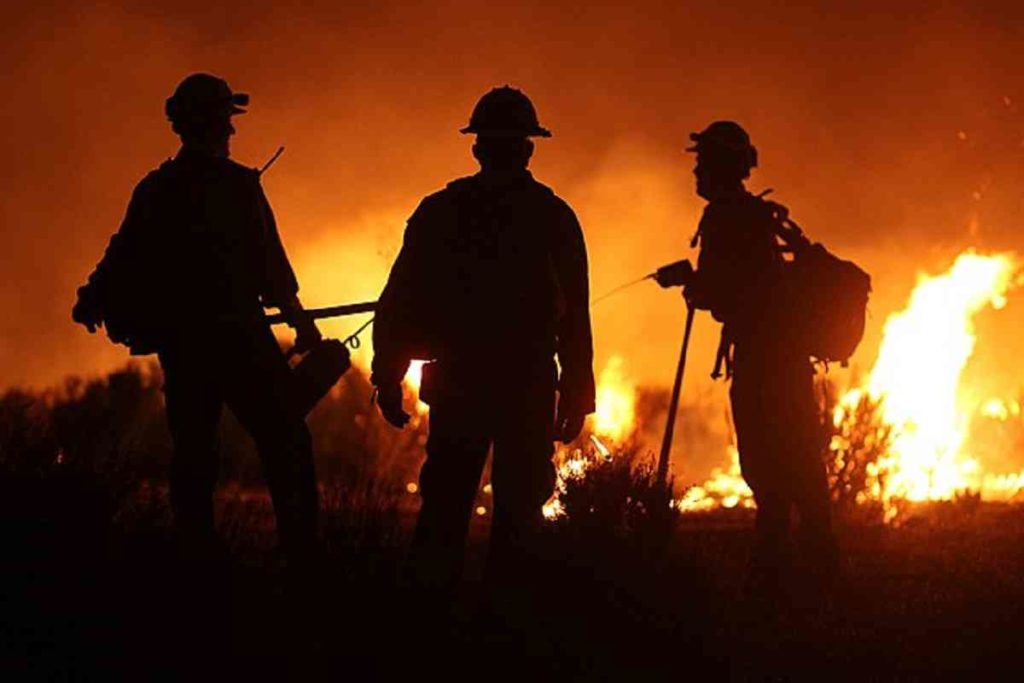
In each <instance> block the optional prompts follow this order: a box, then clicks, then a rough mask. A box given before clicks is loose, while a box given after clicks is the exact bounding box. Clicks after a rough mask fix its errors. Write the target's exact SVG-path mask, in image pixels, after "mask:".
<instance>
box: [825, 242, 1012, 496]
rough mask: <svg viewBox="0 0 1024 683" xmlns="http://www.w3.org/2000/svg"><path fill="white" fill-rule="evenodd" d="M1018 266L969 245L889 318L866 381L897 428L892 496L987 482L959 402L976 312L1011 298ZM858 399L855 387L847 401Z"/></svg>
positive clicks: (888, 489) (947, 492)
mask: <svg viewBox="0 0 1024 683" xmlns="http://www.w3.org/2000/svg"><path fill="white" fill-rule="evenodd" d="M1014 270H1015V263H1014V260H1013V258H1012V257H1011V256H1010V255H1005V254H1004V255H994V256H983V255H980V254H977V253H974V252H973V251H968V252H965V253H963V254H961V255H960V256H959V257H958V258H957V260H956V262H955V263H954V264H953V267H952V268H950V270H949V271H948V272H946V273H944V274H942V275H938V276H935V277H922V278H921V279H920V281H919V282H918V285H917V287H916V288H915V289H914V292H913V294H912V295H911V297H910V302H909V304H908V305H907V307H906V308H905V309H904V310H902V311H899V312H897V313H895V314H893V315H891V316H890V317H889V319H888V320H887V321H886V323H885V327H884V330H883V338H882V344H881V346H880V348H879V352H878V359H877V361H876V362H875V366H874V369H873V370H872V371H871V374H870V376H869V378H868V382H867V387H866V388H867V391H868V392H869V393H870V395H871V396H873V397H875V398H878V399H881V400H882V415H883V419H884V420H885V421H886V422H887V423H889V424H890V425H892V426H893V428H894V430H895V431H894V440H893V444H892V448H891V449H890V452H889V453H888V454H887V455H886V456H884V457H883V458H882V459H881V460H879V463H878V467H879V469H880V470H881V471H883V472H884V475H885V476H884V481H885V485H884V488H882V490H881V491H880V495H881V498H882V500H883V502H884V503H886V504H888V502H889V501H890V500H892V499H894V498H902V499H906V500H911V501H921V500H942V499H949V498H952V497H953V496H954V495H955V494H956V493H957V492H960V491H964V490H967V489H975V490H976V489H978V488H979V487H980V485H981V481H980V479H979V473H980V468H979V466H978V463H977V461H975V460H973V459H972V458H969V457H967V456H965V455H964V454H963V453H962V447H963V445H964V440H965V437H966V433H967V422H968V418H969V415H966V414H964V413H963V412H961V409H960V407H959V405H958V390H959V387H960V375H961V373H962V372H963V370H964V367H965V366H966V364H967V361H968V359H969V358H970V357H971V354H972V353H973V352H974V344H975V336H974V325H973V322H972V318H973V316H974V315H975V314H977V313H978V312H979V311H981V310H982V309H983V308H985V307H988V306H992V307H994V308H1001V307H1002V306H1004V305H1005V303H1006V294H1007V292H1008V291H1009V289H1010V288H1011V286H1012V285H1013V275H1014ZM855 398H856V396H855V395H854V394H853V393H852V392H851V394H848V395H847V396H844V397H843V399H842V400H841V401H840V405H841V406H844V405H845V406H849V405H852V403H855Z"/></svg>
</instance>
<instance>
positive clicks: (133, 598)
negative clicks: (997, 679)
mask: <svg viewBox="0 0 1024 683" xmlns="http://www.w3.org/2000/svg"><path fill="white" fill-rule="evenodd" d="M339 491H341V489H336V490H334V491H333V493H332V489H330V488H328V489H327V490H326V494H327V495H326V496H325V499H326V500H325V503H326V513H325V542H326V556H325V557H324V560H323V562H322V564H321V566H320V567H319V568H318V569H317V570H316V571H314V572H307V573H303V574H302V575H299V576H296V575H293V574H292V573H290V572H288V571H286V570H285V569H284V568H283V567H282V566H281V564H280V561H279V558H278V557H277V556H276V554H275V553H274V551H273V549H272V537H271V535H270V532H269V521H270V519H269V515H268V510H267V508H266V503H265V501H264V500H263V499H262V497H260V496H256V497H252V498H248V499H246V498H245V497H244V496H241V495H238V494H237V492H236V493H228V494H227V495H226V496H225V499H224V501H223V505H222V510H221V519H222V524H221V526H222V534H223V537H224V539H225V548H224V552H223V554H222V555H219V556H215V557H213V558H210V559H208V560H207V561H204V562H195V561H189V560H187V559H186V558H183V557H182V556H181V555H180V553H178V551H177V550H176V546H175V543H174V542H173V539H172V538H171V536H170V534H169V532H168V529H167V523H166V522H167V520H166V510H165V507H164V504H163V500H162V498H161V494H160V493H159V491H154V492H152V495H151V496H150V497H149V498H146V497H143V498H141V499H139V500H138V502H137V503H136V504H135V505H134V506H133V507H132V509H131V510H130V511H126V510H124V509H121V510H118V511H117V514H116V515H115V516H114V517H113V518H111V517H109V516H107V515H105V514H104V513H103V512H102V506H98V505H97V504H96V500H95V499H87V498H88V496H89V494H88V493H87V492H84V491H83V489H82V487H81V486H70V485H68V486H65V487H63V488H62V485H61V483H60V482H54V481H51V480H48V481H46V482H45V484H42V483H40V482H36V483H35V484H33V483H32V481H30V480H26V481H20V482H10V481H8V482H6V483H5V490H4V491H3V494H4V495H3V498H2V500H3V502H2V512H3V531H4V534H5V537H6V539H7V540H6V541H5V545H4V547H5V552H4V556H3V564H2V571H3V577H2V584H0V585H2V590H0V595H2V605H0V614H2V617H0V619H2V628H3V630H2V640H0V643H2V645H0V647H2V651H0V652H2V665H3V670H4V675H3V680H20V679H23V678H34V679H50V680H53V679H58V680H60V679H71V678H74V679H81V678H96V679H102V680H117V679H125V678H128V679H140V678H145V679H152V678H158V679H180V678H187V679H192V680H195V679H205V678H220V679H223V678H224V677H231V678H232V679H236V678H242V677H250V678H256V679H259V680H262V679H265V678H271V677H283V676H287V677H288V678H289V679H319V678H337V679H342V678H349V679H357V680H387V679H398V678H407V677H411V676H416V677H420V678H424V677H428V676H429V677H431V678H433V677H437V676H443V679H442V680H463V679H474V680H488V679H498V680H505V679H512V678H522V677H528V678H529V679H531V680H552V679H559V680H571V679H581V678H585V679H591V680H593V679H610V680H623V679H625V678H626V677H627V676H628V677H629V678H630V679H632V680H660V679H670V678H671V679H686V678H693V677H696V676H700V677H704V676H712V677H714V678H716V679H739V680H746V679H753V680H765V679H769V680H791V679H801V680H802V679H822V678H825V677H827V678H828V679H831V680H848V679H850V680H852V679H869V680H892V679H902V680H907V679H909V680H915V679H935V678H961V679H962V678H967V677H973V676H975V675H978V674H981V673H983V672H985V673H989V674H990V673H991V672H999V673H1001V674H1004V675H1006V676H1014V675H1015V674H1014V672H1016V671H1019V662H1020V652H1021V650H1022V646H1024V612H1022V610H1021V605H1022V604H1024V544H1022V543H1021V538H1022V534H1024V508H1019V507H1018V508H1014V507H1002V506H981V507H980V508H977V509H972V508H970V507H967V506H940V507H937V508H933V509H931V510H928V511H925V512H924V513H923V514H922V515H921V516H920V517H918V518H916V520H912V521H911V522H909V523H908V524H906V525H905V526H903V527H901V528H896V529H894V528H886V527H881V526H870V525H864V526H857V527H849V528H845V529H844V530H843V541H844V547H845V549H846V561H845V566H844V578H843V581H842V583H841V585H840V586H839V587H838V589H837V590H836V591H835V593H834V596H833V599H832V600H831V601H828V600H823V599H821V597H820V596H815V595H814V594H812V593H809V592H807V591H805V590H803V587H802V586H799V585H796V586H793V587H792V590H791V600H790V601H789V604H787V605H784V606H782V607H781V608H780V609H779V610H777V611H776V610H771V609H766V608H765V606H764V605H761V604H759V603H756V602H751V601H747V600H744V599H743V597H742V593H741V587H742V583H743V581H742V579H743V568H744V561H745V547H746V542H747V534H748V527H749V520H747V519H742V518H736V517H731V516H721V515H719V516H709V517H704V518H699V519H697V518H688V519H686V520H684V521H678V520H677V521H676V522H674V523H673V525H672V528H671V529H670V530H666V529H665V528H664V527H662V528H660V529H659V530H657V531H656V532H655V531H652V530H651V528H650V526H649V525H648V526H644V525H643V524H635V525H634V526H633V527H629V525H624V524H621V523H619V522H614V521H613V522H609V519H600V518H595V519H593V520H588V521H586V522H585V523H583V522H576V523H573V522H569V523H563V524H560V525H554V526H553V528H552V533H551V538H550V539H548V540H549V541H550V543H549V546H548V548H547V550H546V552H545V558H544V563H545V564H544V569H543V571H542V573H541V577H542V578H540V579H536V580H528V581H527V585H524V586H522V587H521V588H520V589H519V590H504V591H501V592H500V594H498V595H493V594H490V593H488V592H487V591H485V590H484V588H483V587H482V585H481V584H480V582H479V581H478V580H476V579H474V576H475V568H477V567H478V566H479V559H480V550H481V548H480V543H479V542H474V544H473V547H472V549H471V557H470V577H469V580H468V581H467V583H466V585H465V587H464V590H463V591H462V594H461V595H460V597H459V598H458V600H457V601H456V604H455V605H454V607H453V608H452V609H451V610H450V612H445V611H442V610H439V609H438V608H437V607H436V606H435V605H432V604H431V603H430V601H429V600H427V601H425V600H423V599H422V597H417V596H415V595H413V594H412V593H410V592H409V591H407V590H405V589H403V588H402V582H401V580H400V569H401V558H402V553H403V551H404V544H405V541H406V536H407V531H406V530H407V528H408V519H409V509H408V508H409V506H408V504H407V502H403V501H402V500H401V499H400V498H396V499H389V498H387V496H385V495H383V494H382V493H381V492H380V491H374V490H373V486H367V485H364V486H363V487H362V488H355V489H354V488H351V487H350V488H349V490H348V491H347V492H345V493H344V495H342V494H341V493H339ZM79 498H81V500H79ZM382 501H383V502H382ZM388 501H391V502H388ZM396 501H397V502H396ZM70 511H75V512H74V514H71V513H70ZM620 512H621V511H620ZM620 521H621V519H620ZM483 523H484V520H483V519H481V525H482V524H483ZM478 531H479V530H478ZM475 535H476V537H477V538H479V537H480V534H479V533H477V534H475Z"/></svg>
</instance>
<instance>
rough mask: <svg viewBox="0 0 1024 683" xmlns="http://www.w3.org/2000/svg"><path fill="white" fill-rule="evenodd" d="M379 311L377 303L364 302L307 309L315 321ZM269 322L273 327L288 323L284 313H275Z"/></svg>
mask: <svg viewBox="0 0 1024 683" xmlns="http://www.w3.org/2000/svg"><path fill="white" fill-rule="evenodd" d="M376 310H377V302H376V301H362V302H360V303H357V304H342V305H341V306H328V307H326V308H307V309H306V314H307V315H308V316H309V317H310V318H313V319H314V320H319V319H321V318H334V317H335V316H339V315H355V314H357V313H373V312H374V311H376ZM267 322H268V323H270V324H271V325H280V324H281V323H286V322H288V317H287V316H286V315H285V314H284V313H275V314H274V315H268V316H267Z"/></svg>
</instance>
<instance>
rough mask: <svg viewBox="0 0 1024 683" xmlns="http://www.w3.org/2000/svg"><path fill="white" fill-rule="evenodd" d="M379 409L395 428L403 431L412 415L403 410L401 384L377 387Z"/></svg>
mask: <svg viewBox="0 0 1024 683" xmlns="http://www.w3.org/2000/svg"><path fill="white" fill-rule="evenodd" d="M377 407H378V408H380V414H381V415H383V416H384V419H385V420H387V421H388V423H389V424H391V425H392V426H394V427H398V428H399V429H402V428H403V427H405V425H406V424H407V423H408V422H409V418H410V415H409V413H407V412H405V410H404V409H403V408H402V385H401V383H394V384H391V383H389V384H382V385H381V386H379V387H377Z"/></svg>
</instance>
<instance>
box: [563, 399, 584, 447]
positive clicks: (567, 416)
mask: <svg viewBox="0 0 1024 683" xmlns="http://www.w3.org/2000/svg"><path fill="white" fill-rule="evenodd" d="M586 419H587V416H586V414H585V413H583V412H582V411H580V410H578V409H576V408H575V407H573V406H572V404H571V402H570V401H567V400H565V399H564V398H562V397H559V399H558V411H557V414H556V416H555V439H556V440H558V441H561V442H562V443H571V442H573V441H575V440H576V437H578V436H579V435H580V432H582V431H583V422H584V421H585V420H586Z"/></svg>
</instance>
